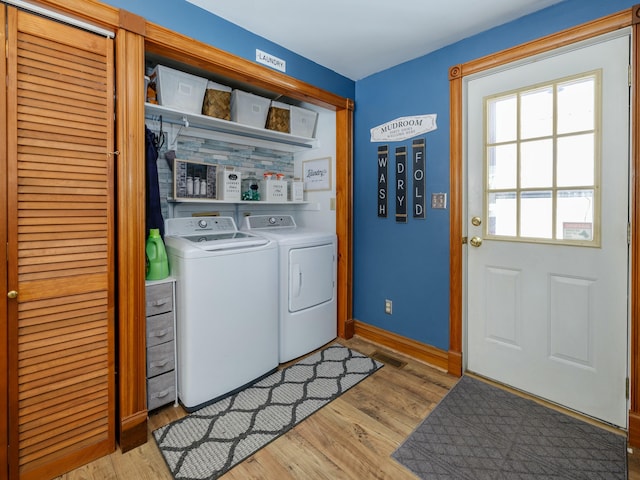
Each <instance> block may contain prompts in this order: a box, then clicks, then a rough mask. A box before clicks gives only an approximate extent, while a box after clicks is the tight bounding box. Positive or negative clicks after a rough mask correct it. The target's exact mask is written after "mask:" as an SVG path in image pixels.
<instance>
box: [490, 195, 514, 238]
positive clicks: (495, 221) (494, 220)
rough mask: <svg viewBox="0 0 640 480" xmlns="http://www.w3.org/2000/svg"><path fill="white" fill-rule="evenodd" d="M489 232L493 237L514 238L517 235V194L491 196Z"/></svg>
mask: <svg viewBox="0 0 640 480" xmlns="http://www.w3.org/2000/svg"><path fill="white" fill-rule="evenodd" d="M488 210H489V222H488V230H489V233H490V234H491V235H497V236H507V237H513V236H515V235H517V228H518V207H517V203H516V195H515V193H492V194H490V195H489V205H488Z"/></svg>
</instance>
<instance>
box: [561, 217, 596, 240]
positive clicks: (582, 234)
mask: <svg viewBox="0 0 640 480" xmlns="http://www.w3.org/2000/svg"><path fill="white" fill-rule="evenodd" d="M562 238H563V239H564V240H583V241H591V240H593V223H590V222H563V223H562Z"/></svg>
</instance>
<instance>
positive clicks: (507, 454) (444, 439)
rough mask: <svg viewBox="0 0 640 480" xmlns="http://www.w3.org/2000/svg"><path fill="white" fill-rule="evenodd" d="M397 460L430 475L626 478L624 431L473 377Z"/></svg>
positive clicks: (434, 478) (463, 479)
mask: <svg viewBox="0 0 640 480" xmlns="http://www.w3.org/2000/svg"><path fill="white" fill-rule="evenodd" d="M393 458H395V459H396V460H397V461H399V462H400V463H401V464H403V465H404V466H405V467H407V468H408V469H409V470H411V471H412V472H414V473H415V474H416V475H417V476H419V477H420V478H422V479H425V480H427V479H428V480H453V479H455V480H467V479H468V480H483V479H487V480H488V479H491V480H501V479H526V480H543V479H544V480H549V479H575V480H578V479H579V480H585V479H602V480H614V479H620V480H624V479H626V478H627V455H626V438H625V437H624V436H623V435H618V434H616V433H612V432H609V431H607V430H604V429H601V428H598V427H597V426H594V425H591V424H589V423H585V422H583V421H581V420H578V419H576V418H573V417H570V416H568V415H565V414H563V413H561V412H558V411H555V410H552V409H550V408H547V407H545V406H543V405H540V404H539V403H536V402H534V401H533V400H529V399H526V398H522V397H519V396H517V395H514V394H512V393H509V392H506V391H504V390H502V389H500V388H497V387H494V386H492V385H489V384H488V383H486V382H483V381H481V380H477V379H475V378H471V377H468V376H463V377H462V378H461V379H460V381H459V382H458V383H456V385H455V386H454V387H453V388H452V389H451V390H450V391H449V392H448V393H447V395H446V396H445V397H444V398H443V399H442V401H441V402H440V403H439V404H438V405H437V406H436V408H435V409H434V410H433V411H432V412H431V413H430V414H429V416H428V417H427V418H426V419H425V420H424V421H423V422H422V424H420V426H418V428H416V430H415V431H414V432H413V433H412V434H411V435H410V436H409V438H408V439H407V440H405V442H404V443H403V444H402V445H401V446H400V448H398V449H397V450H396V451H395V452H394V453H393Z"/></svg>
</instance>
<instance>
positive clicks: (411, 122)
mask: <svg viewBox="0 0 640 480" xmlns="http://www.w3.org/2000/svg"><path fill="white" fill-rule="evenodd" d="M436 128H438V127H437V125H436V114H435V113H433V114H429V115H415V116H413V117H400V118H396V119H395V120H391V121H390V122H387V123H384V124H382V125H378V126H377V127H373V128H372V129H371V141H372V142H401V141H402V140H407V139H408V138H412V137H416V136H418V135H422V134H423V133H427V132H430V131H432V130H435V129H436Z"/></svg>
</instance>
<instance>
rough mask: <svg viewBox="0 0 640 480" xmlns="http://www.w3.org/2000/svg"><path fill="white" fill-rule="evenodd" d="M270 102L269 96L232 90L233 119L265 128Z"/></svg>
mask: <svg viewBox="0 0 640 480" xmlns="http://www.w3.org/2000/svg"><path fill="white" fill-rule="evenodd" d="M270 104H271V100H269V99H268V98H264V97H261V96H259V95H254V94H253V93H247V92H243V91H242V90H237V89H235V90H233V92H231V120H233V121H234V122H238V123H242V124H243V125H251V126H252V127H258V128H264V126H265V124H266V122H267V113H268V112H269V105H270Z"/></svg>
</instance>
